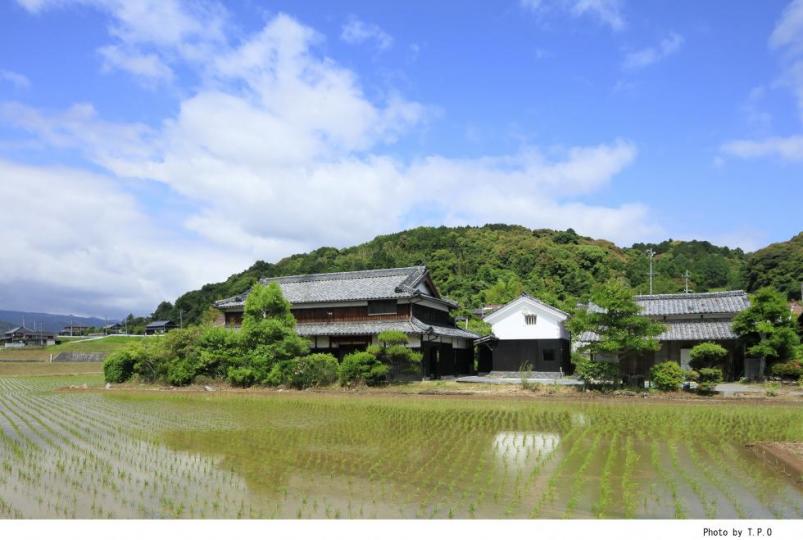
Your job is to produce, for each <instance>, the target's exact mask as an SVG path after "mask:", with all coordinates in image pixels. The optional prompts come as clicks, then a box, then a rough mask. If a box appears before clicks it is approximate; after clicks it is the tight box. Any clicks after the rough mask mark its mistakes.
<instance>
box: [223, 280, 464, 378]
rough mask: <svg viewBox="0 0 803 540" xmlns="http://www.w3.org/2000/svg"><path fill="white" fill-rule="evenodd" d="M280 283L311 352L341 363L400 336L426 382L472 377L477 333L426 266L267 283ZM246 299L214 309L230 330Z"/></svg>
mask: <svg viewBox="0 0 803 540" xmlns="http://www.w3.org/2000/svg"><path fill="white" fill-rule="evenodd" d="M262 282H263V283H271V282H272V283H276V284H278V285H279V287H281V289H282V294H283V295H284V297H285V298H286V299H287V300H288V301H289V302H290V305H291V310H292V313H293V316H294V317H295V319H296V321H297V325H296V331H297V332H298V333H299V335H301V336H304V337H306V338H308V339H309V340H310V344H311V346H312V350H314V351H316V352H329V353H332V354H334V355H335V356H336V357H338V358H339V359H342V358H343V356H344V355H345V354H347V353H350V352H352V351H356V350H364V349H365V348H366V347H367V346H368V345H370V344H372V343H378V340H377V335H378V334H379V333H381V332H383V331H385V330H398V331H401V332H404V333H405V334H407V336H408V344H409V346H410V347H411V348H413V349H416V350H418V351H420V352H421V353H422V355H423V361H422V375H423V376H424V377H433V378H435V377H440V376H442V375H455V374H465V373H471V372H473V365H474V347H473V342H474V339H476V338H478V337H479V336H477V335H476V334H474V333H473V332H468V331H466V330H463V329H461V328H458V327H457V326H456V324H455V322H454V319H453V318H452V315H451V311H452V310H453V309H454V308H456V307H457V304H456V303H454V302H452V301H451V300H447V299H445V298H442V297H441V295H440V293H439V292H438V289H437V287H436V286H435V284H434V283H433V281H432V278H431V277H430V274H429V271H428V270H427V268H426V267H425V266H412V267H407V268H388V269H381V270H362V271H357V272H334V273H327V274H308V275H300V276H288V277H279V278H270V279H264V280H262ZM247 297H248V293H247V292H246V293H243V294H240V295H237V296H233V297H231V298H226V299H223V300H220V301H218V302H216V303H215V307H217V308H218V309H219V310H221V311H222V312H223V313H224V316H225V324H226V326H228V327H233V328H236V327H239V326H240V324H241V323H242V317H243V306H244V304H245V300H246V298H247Z"/></svg>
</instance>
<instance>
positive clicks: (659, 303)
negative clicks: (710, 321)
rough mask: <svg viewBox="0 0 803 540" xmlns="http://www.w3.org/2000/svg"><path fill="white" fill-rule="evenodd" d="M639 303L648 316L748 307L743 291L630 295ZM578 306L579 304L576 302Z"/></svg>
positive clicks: (592, 307) (596, 308) (593, 308)
mask: <svg viewBox="0 0 803 540" xmlns="http://www.w3.org/2000/svg"><path fill="white" fill-rule="evenodd" d="M633 299H634V300H635V301H636V303H637V304H638V305H640V306H641V309H642V311H641V314H642V315H647V316H648V317H663V316H681V317H682V316H684V315H710V314H718V313H721V314H733V315H735V314H737V313H739V312H740V311H744V310H745V309H747V308H748V307H749V306H750V301H749V299H748V298H747V293H746V292H744V291H724V292H712V293H679V294H641V295H637V296H635V297H634V298H633ZM579 306H580V307H582V304H579ZM588 309H589V310H591V311H594V312H597V313H599V312H600V311H602V308H600V307H599V306H597V305H595V304H588Z"/></svg>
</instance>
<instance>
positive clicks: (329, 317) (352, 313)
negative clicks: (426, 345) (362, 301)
mask: <svg viewBox="0 0 803 540" xmlns="http://www.w3.org/2000/svg"><path fill="white" fill-rule="evenodd" d="M292 312H293V316H294V317H295V318H296V321H298V322H300V323H311V322H338V321H398V320H405V319H409V318H410V304H396V312H395V313H379V314H376V315H369V314H368V306H350V307H331V308H295V309H293V310H292Z"/></svg>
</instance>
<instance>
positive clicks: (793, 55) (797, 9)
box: [720, 0, 803, 161]
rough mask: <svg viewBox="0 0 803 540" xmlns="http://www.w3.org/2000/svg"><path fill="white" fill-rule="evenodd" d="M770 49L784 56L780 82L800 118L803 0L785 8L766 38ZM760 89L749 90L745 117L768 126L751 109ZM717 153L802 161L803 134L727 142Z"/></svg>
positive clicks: (764, 117) (763, 116) (802, 101)
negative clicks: (788, 93)
mask: <svg viewBox="0 0 803 540" xmlns="http://www.w3.org/2000/svg"><path fill="white" fill-rule="evenodd" d="M769 44H770V47H771V48H773V49H775V50H779V51H781V52H783V53H785V55H784V58H783V62H784V64H783V69H782V73H781V76H780V80H779V82H780V83H781V86H783V87H786V88H788V89H789V90H791V91H792V93H793V94H794V95H795V96H796V98H797V108H798V114H799V115H800V117H801V119H803V0H793V1H792V2H791V3H790V4H789V5H787V6H786V9H784V11H783V13H782V14H781V17H780V19H779V20H778V22H777V23H776V24H775V28H774V29H773V31H772V34H771V35H770V38H769ZM761 93H763V89H762V90H759V91H757V90H756V89H753V90H751V93H750V96H749V98H748V105H747V112H748V118H749V119H750V120H753V121H754V123H755V121H758V122H759V125H760V126H763V127H768V126H769V123H770V120H771V119H770V118H769V115H767V114H760V113H758V112H757V111H756V109H755V107H754V103H755V101H756V100H757V99H758V98H760V97H761ZM720 152H721V153H723V154H726V155H729V156H733V157H739V158H745V159H750V158H764V157H776V158H781V159H783V160H786V161H801V160H803V135H797V134H794V135H789V136H784V137H779V136H775V137H763V138H756V139H741V140H733V141H729V142H726V143H724V144H722V145H721V146H720Z"/></svg>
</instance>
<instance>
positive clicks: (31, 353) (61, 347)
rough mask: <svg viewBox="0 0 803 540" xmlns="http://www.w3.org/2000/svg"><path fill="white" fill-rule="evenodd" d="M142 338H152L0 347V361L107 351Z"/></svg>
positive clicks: (46, 358) (68, 340)
mask: <svg viewBox="0 0 803 540" xmlns="http://www.w3.org/2000/svg"><path fill="white" fill-rule="evenodd" d="M143 339H152V338H148V337H143V336H107V337H103V338H99V339H92V338H86V339H75V338H72V339H67V340H65V341H64V343H59V344H58V345H51V346H50V347H44V348H36V349H0V362H3V361H21V362H47V361H48V360H50V355H51V354H52V355H53V356H55V355H57V354H59V353H61V352H77V353H96V352H98V353H109V352H113V351H117V350H119V349H122V348H125V347H126V346H127V345H130V344H131V343H135V342H138V341H141V340H143Z"/></svg>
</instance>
